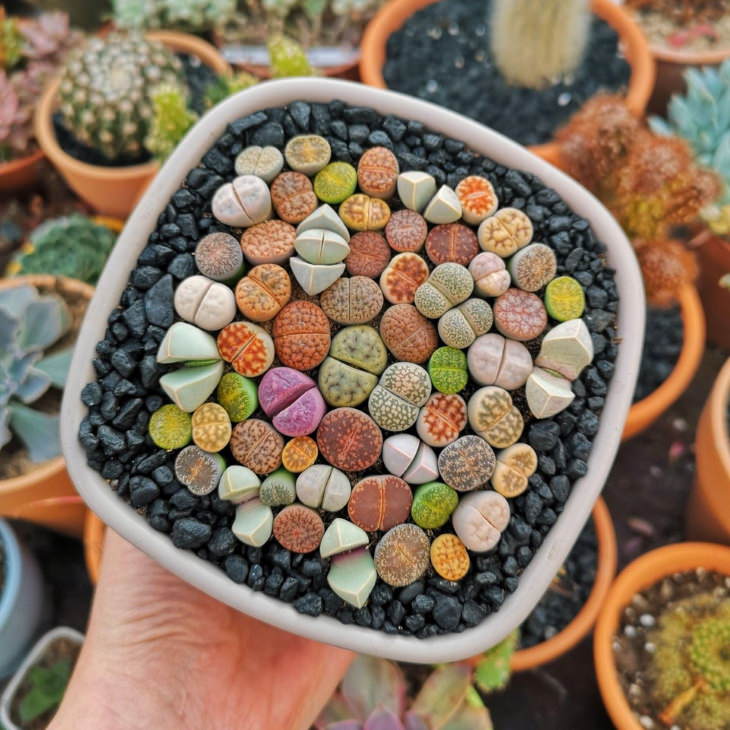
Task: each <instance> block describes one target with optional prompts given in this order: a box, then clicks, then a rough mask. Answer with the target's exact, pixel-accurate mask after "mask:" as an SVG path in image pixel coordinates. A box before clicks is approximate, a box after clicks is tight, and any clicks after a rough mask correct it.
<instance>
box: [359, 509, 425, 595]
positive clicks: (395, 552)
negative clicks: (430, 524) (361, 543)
mask: <svg viewBox="0 0 730 730" xmlns="http://www.w3.org/2000/svg"><path fill="white" fill-rule="evenodd" d="M429 548H430V542H429V539H428V535H426V533H425V532H424V531H423V530H422V529H421V528H420V527H418V525H413V524H406V525H397V526H396V527H394V528H392V529H391V530H388V532H386V533H385V535H383V537H381V538H380V541H379V542H378V544H377V545H376V546H375V554H374V556H373V557H374V560H375V569H376V570H377V571H378V575H379V576H380V577H381V578H382V579H383V580H384V581H385V582H386V583H387V584H388V585H391V586H394V587H396V588H399V587H401V586H407V585H410V584H411V583H414V582H415V581H417V580H418V579H419V578H420V577H421V576H422V575H423V574H424V573H425V572H426V570H427V569H428V563H429Z"/></svg>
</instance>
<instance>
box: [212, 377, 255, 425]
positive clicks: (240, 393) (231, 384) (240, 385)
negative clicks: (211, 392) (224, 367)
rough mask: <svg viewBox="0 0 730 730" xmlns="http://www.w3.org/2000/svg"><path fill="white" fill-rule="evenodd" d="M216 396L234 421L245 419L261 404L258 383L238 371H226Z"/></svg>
mask: <svg viewBox="0 0 730 730" xmlns="http://www.w3.org/2000/svg"><path fill="white" fill-rule="evenodd" d="M216 398H217V400H218V403H220V404H221V405H222V406H223V408H225V409H226V412H227V413H228V416H229V418H230V419H231V421H233V422H234V423H238V422H239V421H245V420H246V419H247V418H249V416H251V414H252V413H253V412H254V411H255V410H256V409H257V408H258V405H259V399H258V396H257V394H256V383H255V382H254V381H253V380H250V379H249V378H245V377H244V376H243V375H239V374H238V373H226V374H225V375H224V376H223V377H222V378H221V380H220V383H218V389H217V391H216Z"/></svg>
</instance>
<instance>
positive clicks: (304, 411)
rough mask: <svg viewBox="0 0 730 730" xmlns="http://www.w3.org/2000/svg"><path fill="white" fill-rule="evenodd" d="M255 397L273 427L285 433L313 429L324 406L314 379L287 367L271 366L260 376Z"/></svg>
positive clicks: (325, 407) (301, 433)
mask: <svg viewBox="0 0 730 730" xmlns="http://www.w3.org/2000/svg"><path fill="white" fill-rule="evenodd" d="M258 398H259V403H260V404H261V408H262V409H263V411H264V413H266V415H267V416H269V417H270V418H271V419H272V420H271V422H272V423H273V424H274V428H276V430H277V431H278V432H279V433H281V434H284V435H285V436H293V437H296V436H306V435H307V434H310V433H313V432H314V431H315V430H316V429H317V426H319V422H320V421H321V420H322V416H324V414H325V411H326V410H327V406H326V405H325V403H324V399H323V398H322V394H321V393H320V392H319V389H318V388H317V384H316V383H315V382H314V380H312V378H310V377H309V376H308V375H305V374H304V373H302V372H300V371H299V370H294V369H293V368H288V367H279V368H272V369H271V370H269V371H268V372H267V373H266V374H265V375H264V377H263V378H261V382H260V383H259V390H258Z"/></svg>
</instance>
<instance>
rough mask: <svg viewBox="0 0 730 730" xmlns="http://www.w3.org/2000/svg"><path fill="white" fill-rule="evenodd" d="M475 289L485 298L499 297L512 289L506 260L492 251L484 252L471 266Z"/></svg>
mask: <svg viewBox="0 0 730 730" xmlns="http://www.w3.org/2000/svg"><path fill="white" fill-rule="evenodd" d="M469 273H470V274H471V275H472V277H473V278H474V288H475V289H476V291H477V293H478V294H480V295H481V296H483V297H498V296H499V295H500V294H504V293H505V292H506V291H507V289H509V288H510V285H511V283H512V277H511V276H510V274H509V271H507V267H506V265H505V263H504V259H503V258H502V257H501V256H497V254H496V253H492V252H491V251H482V252H481V253H480V254H477V255H476V256H475V257H474V258H473V259H472V260H471V263H470V264H469Z"/></svg>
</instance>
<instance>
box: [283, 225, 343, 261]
mask: <svg viewBox="0 0 730 730" xmlns="http://www.w3.org/2000/svg"><path fill="white" fill-rule="evenodd" d="M294 248H295V249H296V251H297V253H298V254H299V255H300V256H301V257H302V258H303V259H304V260H305V261H307V262H308V263H310V264H339V263H340V261H343V260H344V259H345V258H346V257H347V254H348V253H350V247H349V246H348V244H347V241H346V240H345V239H344V238H343V237H342V236H341V235H340V234H339V233H335V232H334V231H328V230H327V229H325V228H308V229H307V230H306V231H302V232H301V233H297V237H296V240H295V241H294Z"/></svg>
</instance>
